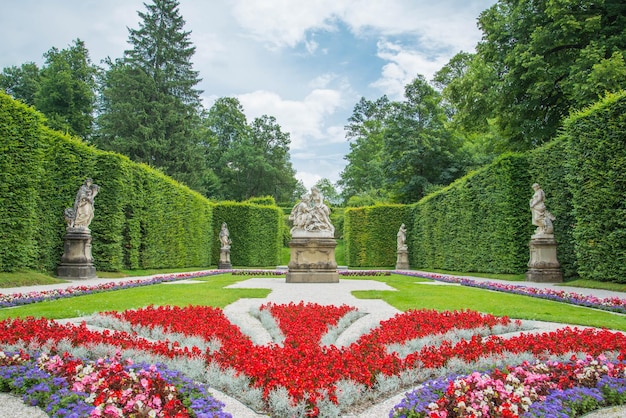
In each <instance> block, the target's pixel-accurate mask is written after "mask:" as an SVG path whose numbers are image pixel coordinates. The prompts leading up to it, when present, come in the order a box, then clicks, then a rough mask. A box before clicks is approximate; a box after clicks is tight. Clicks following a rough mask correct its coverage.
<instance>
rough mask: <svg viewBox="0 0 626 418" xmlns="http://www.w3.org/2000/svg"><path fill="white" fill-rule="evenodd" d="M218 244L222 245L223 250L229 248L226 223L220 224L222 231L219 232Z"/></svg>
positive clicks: (229, 241) (229, 242)
mask: <svg viewBox="0 0 626 418" xmlns="http://www.w3.org/2000/svg"><path fill="white" fill-rule="evenodd" d="M220 243H221V244H222V248H223V249H229V248H230V244H231V240H230V235H229V232H228V225H226V222H222V229H221V230H220Z"/></svg>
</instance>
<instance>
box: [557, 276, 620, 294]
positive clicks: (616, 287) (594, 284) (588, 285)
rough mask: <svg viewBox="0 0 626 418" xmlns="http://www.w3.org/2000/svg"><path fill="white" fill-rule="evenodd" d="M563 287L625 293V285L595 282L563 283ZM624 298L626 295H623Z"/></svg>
mask: <svg viewBox="0 0 626 418" xmlns="http://www.w3.org/2000/svg"><path fill="white" fill-rule="evenodd" d="M563 286H572V287H586V288H589V289H603V290H613V291H616V292H626V283H612V282H598V281H595V280H583V279H578V280H573V281H571V282H565V283H563ZM624 297H626V294H625V295H624Z"/></svg>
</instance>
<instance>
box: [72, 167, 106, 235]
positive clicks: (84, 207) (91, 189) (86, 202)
mask: <svg viewBox="0 0 626 418" xmlns="http://www.w3.org/2000/svg"><path fill="white" fill-rule="evenodd" d="M99 191H100V186H98V185H97V184H93V182H92V180H91V179H90V178H87V179H86V180H85V183H83V185H82V186H80V188H79V189H78V192H77V193H76V199H74V207H73V208H67V209H65V214H64V215H65V222H66V223H67V227H68V228H76V229H85V230H89V224H91V220H92V219H93V213H94V211H93V203H94V199H95V197H96V195H97V194H98V192H99Z"/></svg>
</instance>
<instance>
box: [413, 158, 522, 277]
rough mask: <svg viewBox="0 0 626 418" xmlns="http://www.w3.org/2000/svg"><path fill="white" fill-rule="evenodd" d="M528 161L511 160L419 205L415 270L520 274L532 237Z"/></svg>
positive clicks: (466, 177) (474, 175)
mask: <svg viewBox="0 0 626 418" xmlns="http://www.w3.org/2000/svg"><path fill="white" fill-rule="evenodd" d="M527 167H528V159H527V157H526V156H525V155H522V154H507V155H504V156H502V157H500V158H498V159H497V160H496V161H495V162H494V163H493V164H491V165H489V166H487V167H484V168H483V169H481V170H478V171H476V172H474V173H472V174H470V175H467V176H465V177H463V178H461V179H459V180H457V181H455V182H454V183H452V184H451V185H450V186H448V187H446V188H444V189H441V190H439V191H437V192H435V193H433V194H431V195H429V196H426V197H425V198H424V199H422V200H420V201H419V202H418V203H417V204H416V205H415V212H414V223H413V228H412V231H411V232H412V233H411V236H410V237H408V241H409V262H410V264H411V267H413V268H430V269H445V270H456V271H467V272H488V273H519V272H521V271H524V270H525V269H526V265H527V263H528V257H529V252H528V240H529V238H530V236H531V234H532V229H533V227H532V225H531V224H530V215H529V214H530V212H529V209H528V199H529V198H530V196H532V193H531V194H528V193H527V190H529V188H530V185H531V184H532V183H530V178H529V175H528V169H527Z"/></svg>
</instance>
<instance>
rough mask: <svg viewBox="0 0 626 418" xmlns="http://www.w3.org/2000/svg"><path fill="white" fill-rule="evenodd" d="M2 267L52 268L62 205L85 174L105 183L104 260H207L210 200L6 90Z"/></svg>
mask: <svg viewBox="0 0 626 418" xmlns="http://www.w3.org/2000/svg"><path fill="white" fill-rule="evenodd" d="M0 151H1V152H0V170H1V171H0V180H1V183H0V202H1V203H0V218H1V220H0V222H2V224H0V227H1V228H2V230H3V231H4V232H3V233H2V234H1V235H0V271H14V270H18V269H33V270H39V271H53V270H54V269H55V268H56V266H57V264H58V263H59V261H60V258H61V255H62V253H63V235H64V232H65V223H64V219H63V211H64V209H65V208H67V207H71V206H72V204H73V202H74V197H75V195H76V191H77V190H78V187H79V186H80V185H81V184H82V183H83V181H84V179H85V178H86V177H91V178H92V179H93V181H94V182H95V183H96V184H98V185H99V186H100V187H101V190H100V193H99V194H98V197H97V198H96V200H95V205H94V206H95V208H94V209H95V213H96V216H95V217H94V220H93V222H92V224H91V225H90V229H91V233H92V237H93V242H92V253H93V255H94V259H95V264H96V267H97V269H98V270H105V271H106V270H120V269H123V268H138V267H141V268H158V267H183V266H196V267H201V266H208V265H210V262H211V245H212V240H211V237H212V208H211V204H210V203H209V201H208V200H206V199H205V198H203V197H202V196H200V195H199V194H198V193H195V192H193V191H191V190H189V189H188V188H186V187H185V186H182V185H181V184H179V183H177V182H175V181H174V180H172V179H171V178H168V177H166V176H165V175H163V174H162V173H160V172H158V171H156V170H154V169H152V168H149V167H147V166H144V165H137V164H134V163H132V162H130V161H129V160H128V158H126V157H123V156H121V155H118V154H114V153H110V152H103V151H98V150H96V149H94V148H93V147H91V146H88V145H87V144H85V143H84V142H83V141H81V140H79V139H77V138H72V137H68V136H66V135H63V134H60V133H58V132H55V131H52V130H50V129H48V128H47V127H45V126H44V121H43V118H42V116H41V115H40V114H39V113H37V112H35V111H34V110H33V109H31V108H28V107H27V106H25V105H23V104H20V103H19V102H17V101H15V100H13V99H11V98H10V97H9V96H8V95H6V94H4V93H0Z"/></svg>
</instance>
